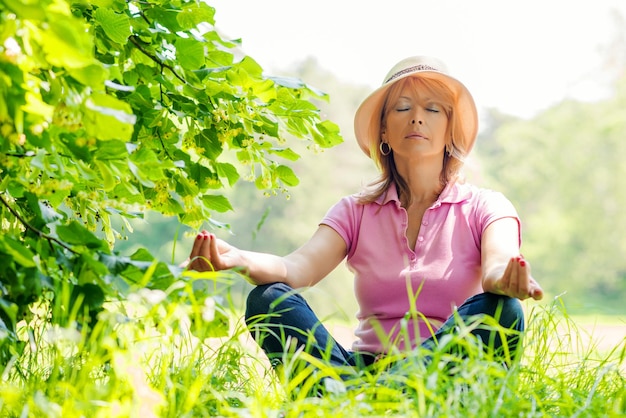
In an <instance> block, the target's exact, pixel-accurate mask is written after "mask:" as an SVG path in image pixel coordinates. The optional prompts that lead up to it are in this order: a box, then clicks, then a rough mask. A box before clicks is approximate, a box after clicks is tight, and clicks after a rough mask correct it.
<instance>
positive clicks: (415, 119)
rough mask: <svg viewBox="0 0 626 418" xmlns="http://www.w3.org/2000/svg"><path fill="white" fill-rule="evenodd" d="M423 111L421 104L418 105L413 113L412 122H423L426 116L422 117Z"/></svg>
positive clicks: (413, 123)
mask: <svg viewBox="0 0 626 418" xmlns="http://www.w3.org/2000/svg"><path fill="white" fill-rule="evenodd" d="M422 112H423V109H422V108H421V106H417V107H416V109H415V112H414V114H413V119H412V120H411V124H412V125H415V123H416V122H417V123H418V124H419V125H421V124H423V123H424V122H423V120H424V118H423V117H422V116H423V115H422Z"/></svg>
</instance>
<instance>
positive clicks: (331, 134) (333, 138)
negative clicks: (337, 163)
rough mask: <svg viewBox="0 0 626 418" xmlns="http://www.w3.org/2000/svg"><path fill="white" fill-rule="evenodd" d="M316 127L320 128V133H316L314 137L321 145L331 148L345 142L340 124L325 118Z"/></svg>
mask: <svg viewBox="0 0 626 418" xmlns="http://www.w3.org/2000/svg"><path fill="white" fill-rule="evenodd" d="M315 127H316V128H317V129H318V131H319V134H316V133H314V134H313V138H314V140H315V142H316V143H317V144H318V145H319V146H321V147H323V148H330V147H334V146H335V145H339V144H341V143H342V142H343V138H342V137H341V133H340V132H339V126H337V125H336V124H335V123H333V122H331V121H328V120H325V121H323V122H320V123H318V124H317V125H315Z"/></svg>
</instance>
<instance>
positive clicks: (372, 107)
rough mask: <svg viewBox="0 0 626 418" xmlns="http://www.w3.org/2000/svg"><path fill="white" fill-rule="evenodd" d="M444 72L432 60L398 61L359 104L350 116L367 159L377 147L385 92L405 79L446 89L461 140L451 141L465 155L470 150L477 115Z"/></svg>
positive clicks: (443, 67) (461, 89)
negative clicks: (421, 80) (450, 95)
mask: <svg viewBox="0 0 626 418" xmlns="http://www.w3.org/2000/svg"><path fill="white" fill-rule="evenodd" d="M447 72H448V71H447V68H446V65H445V64H444V63H443V62H441V61H440V60H438V59H436V58H433V57H427V56H416V57H410V58H406V59H404V60H402V61H400V62H399V63H397V64H396V65H395V66H394V67H393V68H392V69H391V70H390V71H389V73H387V76H386V77H385V79H384V81H383V84H382V86H381V87H379V88H378V89H376V90H375V91H374V92H373V93H372V94H370V95H369V96H368V97H367V98H366V99H365V100H364V101H363V103H361V105H360V106H359V108H358V109H357V111H356V114H355V116H354V133H355V135H356V140H357V141H358V143H359V146H360V147H361V149H362V150H363V152H364V153H365V154H366V155H367V156H368V157H369V156H370V150H371V149H373V148H376V147H378V145H379V143H380V122H381V112H382V108H383V104H384V102H385V98H386V96H387V91H388V90H389V88H390V87H391V86H392V85H393V84H394V83H396V82H398V81H400V80H402V79H404V78H406V77H420V78H424V79H427V80H439V81H440V82H443V83H444V84H445V85H446V86H448V88H449V89H450V90H451V91H452V93H453V96H454V98H455V100H456V102H455V103H454V114H455V115H456V118H457V124H460V128H461V132H463V136H464V138H454V140H455V142H460V143H462V144H463V148H464V150H465V152H466V153H469V151H470V150H471V149H472V147H473V146H474V142H475V141H476V134H477V133H478V112H477V111H476V105H475V104H474V99H473V98H472V95H471V94H470V92H469V90H468V89H467V87H465V86H464V85H463V83H461V82H460V81H458V80H457V79H455V78H453V77H451V76H449V75H448V74H447Z"/></svg>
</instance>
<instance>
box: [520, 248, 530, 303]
mask: <svg viewBox="0 0 626 418" xmlns="http://www.w3.org/2000/svg"><path fill="white" fill-rule="evenodd" d="M518 263H519V268H518V273H519V274H518V280H519V282H518V285H517V296H518V297H519V298H520V299H526V298H527V297H529V296H531V294H530V266H529V265H528V263H527V262H526V260H524V258H522V257H520V259H519V261H518Z"/></svg>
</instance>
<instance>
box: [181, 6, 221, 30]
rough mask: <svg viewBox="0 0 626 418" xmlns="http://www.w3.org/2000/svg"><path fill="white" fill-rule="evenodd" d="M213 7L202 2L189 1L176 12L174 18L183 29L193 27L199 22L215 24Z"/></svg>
mask: <svg viewBox="0 0 626 418" xmlns="http://www.w3.org/2000/svg"><path fill="white" fill-rule="evenodd" d="M214 16H215V9H214V8H213V7H211V6H209V5H207V4H206V3H204V2H198V3H195V2H194V3H189V4H187V5H185V6H184V7H183V10H182V11H181V12H180V13H178V15H177V16H176V20H177V21H178V23H179V24H180V26H181V28H183V29H193V28H195V27H196V26H198V25H199V24H200V23H205V22H206V23H208V24H210V25H214V24H215V19H214Z"/></svg>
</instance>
